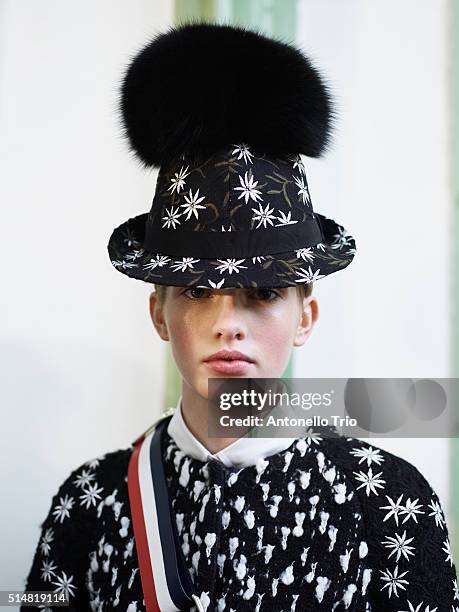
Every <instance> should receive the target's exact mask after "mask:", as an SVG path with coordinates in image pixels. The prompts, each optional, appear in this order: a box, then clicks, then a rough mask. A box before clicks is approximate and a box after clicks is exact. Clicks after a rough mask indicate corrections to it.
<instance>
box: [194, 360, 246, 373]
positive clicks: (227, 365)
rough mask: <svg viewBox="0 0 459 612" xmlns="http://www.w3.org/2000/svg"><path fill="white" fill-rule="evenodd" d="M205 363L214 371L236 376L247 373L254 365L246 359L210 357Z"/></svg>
mask: <svg viewBox="0 0 459 612" xmlns="http://www.w3.org/2000/svg"><path fill="white" fill-rule="evenodd" d="M204 363H205V364H206V365H207V366H208V367H209V368H211V369H212V370H213V371H214V372H218V373H220V374H229V375H231V374H233V375H236V376H238V375H239V376H240V375H242V374H245V373H246V372H247V370H248V369H249V368H250V366H251V365H252V362H251V361H245V360H244V359H232V360H229V359H210V360H207V361H205V362H204Z"/></svg>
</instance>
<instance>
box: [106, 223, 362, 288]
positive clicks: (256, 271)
mask: <svg viewBox="0 0 459 612" xmlns="http://www.w3.org/2000/svg"><path fill="white" fill-rule="evenodd" d="M314 214H315V216H316V217H318V218H319V221H320V223H321V226H322V231H323V235H324V241H323V242H322V243H319V244H318V245H316V246H312V247H305V248H304V249H295V250H292V251H285V252H282V253H276V254H273V255H260V256H255V257H246V258H234V259H203V258H196V257H191V256H190V257H188V258H184V257H173V256H169V255H165V254H162V253H153V252H151V251H146V250H145V249H144V248H143V246H142V245H143V240H144V235H145V222H146V220H147V217H148V213H143V214H141V215H137V216H136V217H132V218H131V219H128V220H127V221H125V222H124V223H122V224H121V225H119V226H118V227H117V228H115V229H114V230H113V232H112V235H111V236H110V240H109V243H108V253H109V257H110V261H111V262H112V264H113V266H114V267H115V268H116V269H117V270H118V271H119V272H122V273H123V274H126V275H127V276H129V277H131V278H136V279H138V280H142V281H144V282H148V283H156V284H158V285H171V286H176V287H188V286H205V287H213V288H218V287H225V288H231V287H235V288H242V287H252V288H253V287H291V286H296V285H300V284H305V283H312V282H316V281H318V280H320V279H321V278H324V277H325V276H328V275H330V274H333V273H334V272H337V271H339V270H342V269H343V268H346V267H347V266H348V265H349V264H350V263H351V261H352V260H353V258H354V255H355V252H356V246H355V240H354V238H353V237H352V236H351V235H350V234H349V233H348V232H347V231H346V230H345V228H344V227H343V226H342V225H339V224H338V223H336V221H334V220H333V219H329V218H327V217H325V216H323V215H321V214H320V213H317V212H316V213H314Z"/></svg>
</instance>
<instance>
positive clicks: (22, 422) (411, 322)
mask: <svg viewBox="0 0 459 612" xmlns="http://www.w3.org/2000/svg"><path fill="white" fill-rule="evenodd" d="M299 5H300V19H299V22H298V27H299V35H298V38H299V41H300V42H301V43H303V47H304V50H305V51H309V52H310V53H311V54H312V55H313V56H314V57H315V58H316V60H317V64H318V65H319V66H320V67H321V68H322V69H323V71H324V72H325V73H326V74H327V75H328V76H329V78H330V81H331V83H332V84H333V85H334V87H335V89H336V93H337V95H338V96H339V106H340V111H341V116H342V119H341V122H340V124H339V133H338V134H337V139H336V147H335V150H334V151H333V152H332V153H331V154H329V155H328V156H327V157H326V158H325V159H324V160H314V161H309V160H305V161H306V162H307V167H308V168H309V181H310V186H311V193H312V197H313V203H314V207H315V208H316V209H317V210H318V211H322V212H324V213H325V214H327V215H329V216H333V217H335V218H336V220H337V221H339V222H342V223H343V224H344V225H345V227H347V228H348V229H349V230H350V231H351V232H352V233H353V234H354V236H355V238H356V241H357V249H358V253H357V256H356V258H355V261H354V262H353V264H352V265H351V266H350V267H349V268H348V269H347V270H345V271H342V272H339V273H337V274H336V275H333V276H331V277H328V278H326V279H323V280H321V281H319V282H318V283H317V284H316V290H315V293H316V295H317V296H318V298H319V304H320V320H319V322H318V324H317V327H316V329H315V330H314V333H313V335H312V337H311V339H310V340H309V341H308V343H307V344H306V346H305V347H303V349H301V350H300V351H297V353H296V356H295V358H296V365H297V370H296V375H297V376H322V377H332V376H343V377H344V376H346V377H352V376H359V377H360V376H374V377H382V376H394V377H396V376H413V377H422V376H433V377H441V376H448V375H449V370H448V367H449V366H448V353H449V345H448V343H449V332H450V330H449V324H450V323H449V321H450V318H449V303H450V302H449V290H450V269H449V261H450V259H449V251H450V245H449V236H448V229H449V221H450V217H449V214H450V209H449V193H448V155H447V153H448V151H447V144H448V143H447V110H448V109H447V95H448V91H447V57H446V53H447V49H446V35H447V16H446V0H436V1H435V2H432V1H431V0H403V2H400V1H396V0H390V1H388V0H384V1H383V0H372V2H366V1H365V0H348V1H347V2H345V3H343V2H341V0H321V1H320V2H317V1H316V0H299ZM0 17H1V19H0V134H1V138H0V152H1V166H0V167H1V172H2V177H1V180H0V202H1V207H2V208H1V212H2V215H3V226H2V227H3V232H2V247H3V265H2V300H1V302H0V308H1V311H0V314H1V317H0V342H1V344H0V347H1V350H0V359H1V362H0V372H1V385H0V394H1V396H0V406H1V417H2V424H3V426H2V430H1V439H0V462H1V465H2V468H3V469H2V476H3V477H2V486H3V488H2V494H3V495H2V498H3V500H4V503H3V504H2V507H1V508H0V525H1V534H0V537H1V543H2V550H3V551H8V554H7V555H5V554H3V555H2V559H1V561H0V589H21V588H23V584H24V580H25V577H26V574H27V572H28V570H29V567H30V563H31V559H32V554H33V551H34V550H35V547H36V544H37V539H38V536H39V523H40V522H41V521H42V520H43V519H44V518H45V516H46V514H47V512H48V510H49V505H50V501H51V497H52V495H54V493H55V492H56V491H57V488H58V486H59V484H60V483H61V482H62V480H63V479H64V478H65V477H66V476H67V475H68V473H69V472H70V471H71V470H72V469H74V468H75V467H76V466H77V465H79V464H80V463H82V462H83V461H86V460H88V459H90V458H92V457H94V456H96V455H98V454H101V453H103V452H105V451H107V450H110V449H115V448H121V447H125V446H126V445H128V444H129V443H130V442H131V440H132V439H133V438H134V436H137V435H138V434H139V433H140V432H141V431H143V429H145V427H146V426H147V425H148V424H149V423H150V422H152V421H153V420H154V418H155V417H156V414H157V411H158V404H159V403H160V401H161V393H162V384H163V363H164V362H163V356H164V350H165V345H164V343H162V341H160V340H159V339H158V337H157V335H156V333H155V331H154V329H153V327H152V325H151V323H150V320H149V316H148V295H149V293H150V290H151V289H150V287H148V286H147V285H145V284H143V283H141V282H139V281H135V280H133V279H128V278H127V277H125V276H124V275H121V274H120V273H119V272H117V271H116V270H114V269H113V268H112V266H111V264H110V261H109V259H108V255H107V252H106V243H107V241H108V238H109V234H110V232H111V230H112V228H113V227H115V226H116V225H118V224H119V223H121V222H122V221H123V220H125V219H127V218H128V217H130V216H133V215H135V214H138V213H139V212H143V211H145V210H148V209H149V207H150V205H151V198H152V196H153V190H154V184H155V179H156V176H155V175H153V174H147V173H145V172H144V171H142V170H140V168H139V167H138V165H137V164H136V163H135V162H134V161H132V160H131V159H130V158H129V156H128V155H127V150H126V147H125V145H124V144H123V143H122V142H121V139H120V137H119V129H118V127H117V122H116V117H115V113H114V103H115V94H116V86H117V83H118V81H119V78H120V76H121V71H122V69H123V67H124V65H125V64H126V63H127V61H128V59H129V56H130V55H131V54H133V53H134V52H135V51H136V50H138V48H139V47H140V46H141V45H142V44H143V42H144V41H145V40H146V39H147V38H148V36H150V35H152V34H153V33H154V32H155V31H157V30H158V31H159V30H163V29H164V28H165V27H167V26H168V25H169V24H170V23H171V19H172V2H171V1H169V0H155V1H154V2H152V1H150V0H134V1H131V2H129V3H128V2H124V1H122V0H96V1H94V0H91V1H90V0H78V1H76V0H69V1H67V2H62V0H42V1H41V2H36V1H35V0H3V2H1V1H0ZM393 92H397V93H396V95H395V96H393V95H392V94H393ZM431 237H432V238H431ZM434 250H435V255H434V256H433V253H434ZM69 431H71V435H70V436H69V435H68V432H69ZM374 442H375V443H376V444H379V445H381V446H384V447H386V448H388V449H389V450H392V451H393V452H396V453H397V454H399V455H402V456H404V457H406V458H408V459H409V460H411V461H412V462H414V463H415V464H416V465H417V466H418V467H419V468H420V469H421V471H422V472H423V473H424V474H425V475H426V476H427V477H428V479H429V480H430V482H431V483H432V485H433V486H434V488H436V490H437V492H438V494H439V495H440V498H441V499H442V501H443V503H444V505H445V506H446V503H447V496H448V473H447V461H448V445H447V443H446V442H445V441H444V440H438V441H436V440H428V441H422V440H418V441H416V440H412V441H400V440H393V441H389V440H381V439H378V440H375V441H374ZM426 445H428V452H426V450H425V449H426Z"/></svg>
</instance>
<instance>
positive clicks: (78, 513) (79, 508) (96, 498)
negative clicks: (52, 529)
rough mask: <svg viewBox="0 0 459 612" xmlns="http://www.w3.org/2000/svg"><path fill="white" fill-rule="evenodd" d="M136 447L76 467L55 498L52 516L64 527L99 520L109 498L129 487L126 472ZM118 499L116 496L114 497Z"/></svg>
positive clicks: (116, 451)
mask: <svg viewBox="0 0 459 612" xmlns="http://www.w3.org/2000/svg"><path fill="white" fill-rule="evenodd" d="M132 450H133V447H132V446H129V447H127V448H124V449H118V450H114V451H110V452H107V453H104V454H102V455H98V456H97V457H93V458H92V459H89V460H87V461H85V462H84V463H81V464H80V465H78V466H77V467H75V468H74V469H73V470H71V472H70V473H69V474H68V475H67V476H66V477H65V479H64V480H63V481H62V482H61V484H60V486H59V487H58V490H57V493H56V494H55V495H54V496H53V499H52V504H51V509H50V515H52V516H53V518H54V522H55V523H57V524H63V523H65V522H67V520H69V519H73V520H77V521H79V520H81V519H84V520H87V519H88V518H90V516H91V515H96V513H97V514H98V515H99V516H100V511H101V507H102V506H103V505H104V503H107V496H108V497H109V496H110V494H113V492H114V491H115V492H118V491H120V490H121V489H123V488H125V487H127V472H128V465H129V459H130V457H131V454H132ZM115 496H116V494H115Z"/></svg>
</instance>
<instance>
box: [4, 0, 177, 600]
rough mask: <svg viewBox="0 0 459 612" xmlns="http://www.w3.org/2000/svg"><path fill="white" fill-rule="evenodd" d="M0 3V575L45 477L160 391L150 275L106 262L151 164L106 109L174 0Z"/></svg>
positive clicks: (15, 578)
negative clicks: (146, 280)
mask: <svg viewBox="0 0 459 612" xmlns="http://www.w3.org/2000/svg"><path fill="white" fill-rule="evenodd" d="M0 15H1V24H2V25H1V32H0V34H1V38H0V92H1V94H0V95H1V98H0V134H1V137H0V151H1V164H0V165H1V172H2V177H1V180H0V202H1V208H2V253H3V264H2V289H1V293H2V299H1V305H0V308H1V317H0V342H1V344H0V360H1V361H0V372H1V374H0V376H1V384H0V393H1V398H0V406H1V417H2V428H1V429H2V433H1V441H0V464H1V465H2V500H3V503H2V507H1V509H0V525H1V527H0V530H1V534H0V537H1V548H2V551H3V553H2V555H1V559H0V589H19V588H23V586H24V581H25V578H26V575H27V573H28V571H29V569H30V564H31V561H32V554H33V551H34V549H35V547H36V544H37V540H38V537H39V523H40V522H41V521H43V520H44V518H45V516H46V514H47V513H48V510H49V506H50V503H51V497H52V495H54V494H55V493H56V491H57V488H58V486H59V484H60V483H61V482H62V481H63V479H64V478H65V477H67V476H68V474H69V472H70V471H71V470H72V469H74V468H75V467H77V466H78V465H80V463H82V462H83V461H86V460H88V459H89V458H91V457H94V456H96V455H98V454H101V453H103V452H105V451H106V450H108V449H112V450H114V449H115V448H121V447H126V446H127V445H128V444H129V443H130V442H131V441H132V440H133V439H134V438H135V437H136V436H137V435H138V434H139V433H141V432H142V431H143V430H144V429H146V427H147V426H148V425H149V424H150V423H151V422H152V421H153V420H154V418H155V416H156V412H157V409H158V407H157V402H159V401H160V400H161V392H162V384H163V378H164V377H163V374H164V373H163V370H162V367H163V354H164V349H165V344H164V343H163V342H162V341H161V340H160V339H159V338H158V336H157V334H156V332H155V330H154V328H153V326H152V324H151V322H150V319H149V316H148V295H149V293H150V290H151V289H152V286H147V285H146V284H143V283H141V282H139V281H136V280H134V279H129V278H128V277H126V276H123V275H122V274H120V273H119V272H117V271H116V270H115V269H114V268H113V267H112V265H111V263H110V260H109V258H108V254H107V250H106V244H107V242H108V238H109V236H110V233H111V231H112V229H113V228H114V227H115V226H117V225H119V224H120V223H121V222H122V221H124V220H125V219H127V218H128V217H131V216H134V215H135V214H138V213H140V212H144V211H145V210H148V209H149V208H150V206H151V199H152V197H153V193H154V185H155V180H156V175H153V174H147V173H146V172H144V171H142V170H140V168H139V166H138V165H137V164H136V163H135V162H134V161H133V160H132V159H131V158H130V156H129V155H128V154H127V148H126V147H125V144H124V143H123V142H122V141H121V138H120V136H119V134H120V130H119V126H118V123H117V121H116V115H115V112H114V109H115V101H116V91H117V85H118V82H119V79H120V76H121V73H122V71H123V69H124V67H125V65H126V64H127V62H128V59H129V57H130V55H131V54H133V53H134V52H136V51H137V50H138V49H139V48H140V47H141V46H142V45H143V44H144V42H146V40H147V39H148V37H149V36H151V35H153V34H154V33H155V32H156V30H158V31H159V30H163V29H165V28H166V27H167V26H168V25H169V24H170V23H171V20H172V3H171V2H170V1H169V0H155V1H154V2H152V1H151V0H135V1H131V2H125V1H123V0H96V1H94V0H68V1H66V2H62V0H43V1H42V2H36V1H35V0H7V1H5V0H4V1H3V2H2V3H1V13H0ZM69 432H71V435H69ZM5 551H8V553H7V554H6V552H5Z"/></svg>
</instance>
